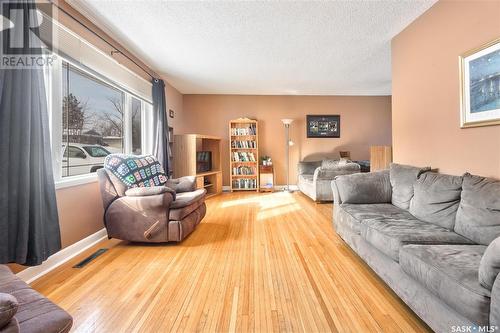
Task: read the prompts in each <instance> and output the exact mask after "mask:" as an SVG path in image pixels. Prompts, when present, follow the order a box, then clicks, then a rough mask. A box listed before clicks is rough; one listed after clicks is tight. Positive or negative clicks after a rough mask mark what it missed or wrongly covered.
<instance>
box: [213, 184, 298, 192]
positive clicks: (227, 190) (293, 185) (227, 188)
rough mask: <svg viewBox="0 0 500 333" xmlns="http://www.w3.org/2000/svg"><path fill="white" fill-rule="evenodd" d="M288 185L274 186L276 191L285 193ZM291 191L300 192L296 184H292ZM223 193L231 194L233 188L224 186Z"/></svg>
mask: <svg viewBox="0 0 500 333" xmlns="http://www.w3.org/2000/svg"><path fill="white" fill-rule="evenodd" d="M285 187H286V185H274V189H275V190H276V191H283V190H285ZM290 190H291V191H298V190H299V187H298V186H297V185H295V184H290ZM222 191H223V192H230V191H231V186H227V185H224V186H222Z"/></svg>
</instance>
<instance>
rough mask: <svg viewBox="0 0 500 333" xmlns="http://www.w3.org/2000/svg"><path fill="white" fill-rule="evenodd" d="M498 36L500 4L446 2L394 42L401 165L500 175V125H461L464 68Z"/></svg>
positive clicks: (395, 107) (396, 126) (395, 128)
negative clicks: (465, 56)
mask: <svg viewBox="0 0 500 333" xmlns="http://www.w3.org/2000/svg"><path fill="white" fill-rule="evenodd" d="M498 37H500V2H499V1H439V2H438V3H436V4H435V5H434V6H433V7H431V8H430V9H429V10H428V11H427V12H426V13H424V14H423V15H422V16H421V17H419V18H417V20H415V21H414V22H413V23H412V24H411V25H409V26H408V27H407V28H406V29H405V30H404V31H403V32H401V33H400V34H399V35H397V36H396V37H395V38H394V39H393V40H392V123H393V146H394V160H395V161H396V162H400V163H406V164H413V165H431V166H432V167H435V168H439V169H440V171H441V172H445V173H450V174H457V175H460V174H462V173H464V172H465V171H469V172H471V173H474V174H480V175H483V176H491V177H496V178H500V126H489V127H475V128H467V129H461V128H460V104H459V103H460V97H459V71H458V70H459V66H458V56H459V55H460V54H462V53H464V52H466V51H468V50H470V49H474V48H476V47H478V46H480V45H482V44H484V43H486V42H489V41H491V40H493V39H495V38H498Z"/></svg>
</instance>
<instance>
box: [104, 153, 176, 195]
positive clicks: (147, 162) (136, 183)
mask: <svg viewBox="0 0 500 333" xmlns="http://www.w3.org/2000/svg"><path fill="white" fill-rule="evenodd" d="M104 168H105V169H106V170H109V171H110V172H111V173H112V174H113V175H115V176H116V177H117V178H118V179H119V180H120V181H122V182H123V183H124V184H125V185H126V186H127V187H129V188H132V187H152V186H161V185H163V184H165V183H166V182H167V176H166V175H165V171H164V170H163V167H162V166H161V164H160V162H158V160H157V159H156V158H155V157H154V156H151V155H144V156H137V155H125V154H111V155H108V156H106V158H105V159H104Z"/></svg>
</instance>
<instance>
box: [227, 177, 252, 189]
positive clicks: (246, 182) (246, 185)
mask: <svg viewBox="0 0 500 333" xmlns="http://www.w3.org/2000/svg"><path fill="white" fill-rule="evenodd" d="M250 188H251V189H255V188H257V180H256V179H235V180H233V189H250Z"/></svg>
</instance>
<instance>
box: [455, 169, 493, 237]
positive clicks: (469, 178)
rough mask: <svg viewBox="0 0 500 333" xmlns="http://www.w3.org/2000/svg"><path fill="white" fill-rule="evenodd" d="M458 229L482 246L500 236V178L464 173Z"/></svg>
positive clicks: (456, 229)
mask: <svg viewBox="0 0 500 333" xmlns="http://www.w3.org/2000/svg"><path fill="white" fill-rule="evenodd" d="M455 232H456V233H458V234H460V235H464V236H465V237H467V238H469V239H472V240H473V241H474V242H476V243H478V244H482V245H488V244H490V243H491V242H492V241H493V240H494V239H495V238H497V237H498V236H500V181H499V180H495V179H491V178H484V177H479V176H473V175H470V174H465V175H464V181H463V184H462V199H461V201H460V206H459V207H458V212H457V218H456V222H455Z"/></svg>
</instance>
